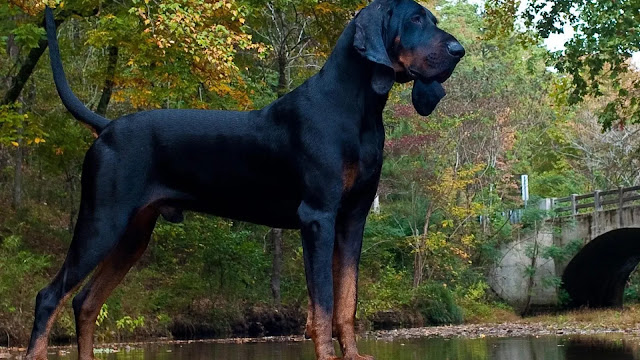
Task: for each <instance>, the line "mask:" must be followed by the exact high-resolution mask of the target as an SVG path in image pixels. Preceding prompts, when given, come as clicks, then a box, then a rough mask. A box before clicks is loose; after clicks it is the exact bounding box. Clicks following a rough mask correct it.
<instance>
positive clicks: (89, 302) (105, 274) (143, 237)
mask: <svg viewBox="0 0 640 360" xmlns="http://www.w3.org/2000/svg"><path fill="white" fill-rule="evenodd" d="M157 218H158V212H157V210H155V209H153V208H151V207H146V208H143V209H141V210H139V211H138V212H137V214H136V215H134V216H133V218H132V220H131V221H130V222H129V225H128V227H127V229H126V232H125V234H124V236H122V238H121V239H120V241H119V242H118V245H117V246H116V248H115V249H114V250H113V251H112V252H111V253H110V254H109V256H107V258H106V259H105V260H104V261H103V262H102V263H101V264H100V266H99V267H98V269H97V270H96V271H95V273H94V274H93V276H92V278H91V280H90V281H89V282H88V283H87V284H86V285H85V286H84V288H82V290H81V291H80V293H78V295H76V297H75V298H74V299H73V310H74V313H75V318H76V334H77V338H78V339H77V340H78V359H79V360H91V359H93V334H94V331H95V326H96V319H97V318H98V314H99V313H100V309H101V308H102V305H103V304H104V302H105V301H106V300H107V298H108V297H109V295H110V294H111V292H112V291H113V289H115V287H116V286H118V284H119V283H120V281H122V279H123V278H124V277H125V275H126V274H127V272H129V269H131V267H132V266H133V265H134V264H135V263H136V261H137V260H138V259H140V257H141V256H142V254H143V253H144V251H145V250H146V248H147V245H148V244H149V240H150V239H151V233H152V232H153V228H154V226H155V223H156V220H157Z"/></svg>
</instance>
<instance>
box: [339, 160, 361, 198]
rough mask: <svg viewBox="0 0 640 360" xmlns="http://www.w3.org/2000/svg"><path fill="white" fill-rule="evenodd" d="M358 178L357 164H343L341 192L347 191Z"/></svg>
mask: <svg viewBox="0 0 640 360" xmlns="http://www.w3.org/2000/svg"><path fill="white" fill-rule="evenodd" d="M357 178H358V163H357V162H356V163H348V162H345V163H344V165H343V167H342V190H343V191H345V192H346V191H349V190H351V188H352V187H353V185H354V184H355V183H356V179H357Z"/></svg>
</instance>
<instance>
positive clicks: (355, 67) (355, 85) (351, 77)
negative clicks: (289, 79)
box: [318, 20, 388, 112]
mask: <svg viewBox="0 0 640 360" xmlns="http://www.w3.org/2000/svg"><path fill="white" fill-rule="evenodd" d="M355 31H356V26H355V23H354V21H353V20H352V21H351V22H350V23H349V25H347V27H346V28H345V29H344V31H343V32H342V34H341V35H340V37H339V38H338V42H337V43H336V46H335V47H334V49H333V51H332V52H331V55H330V56H329V58H328V59H327V62H326V63H325V65H324V66H323V67H322V69H321V70H320V72H319V73H318V81H320V82H322V83H326V85H327V87H326V88H328V89H332V91H334V92H338V93H334V94H333V96H334V97H338V96H341V95H344V98H349V99H352V98H353V97H354V96H357V97H360V96H361V97H363V98H366V99H369V100H373V101H374V102H376V103H379V104H371V103H369V104H366V106H368V107H371V106H373V107H374V108H379V111H380V112H382V108H384V105H385V103H386V101H387V96H388V94H383V95H378V94H376V93H375V92H374V91H373V89H372V87H371V78H372V75H373V64H372V63H371V61H369V60H367V59H366V58H364V57H363V56H362V55H361V54H360V53H358V52H357V51H356V49H355V48H354V46H353V37H354V36H355ZM367 102H369V101H367ZM353 105H355V104H353ZM363 105H364V104H363Z"/></svg>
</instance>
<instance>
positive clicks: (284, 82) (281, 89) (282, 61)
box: [276, 53, 289, 98]
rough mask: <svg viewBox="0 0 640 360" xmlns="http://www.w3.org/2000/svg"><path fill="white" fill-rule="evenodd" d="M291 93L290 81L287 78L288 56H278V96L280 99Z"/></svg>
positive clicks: (281, 54) (280, 54) (282, 54)
mask: <svg viewBox="0 0 640 360" xmlns="http://www.w3.org/2000/svg"><path fill="white" fill-rule="evenodd" d="M287 92H289V79H288V77H287V55H286V54H284V53H279V54H278V87H277V88H276V94H278V97H279V98H280V97H282V96H283V95H284V94H286V93H287Z"/></svg>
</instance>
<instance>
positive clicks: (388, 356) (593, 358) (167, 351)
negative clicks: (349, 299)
mask: <svg viewBox="0 0 640 360" xmlns="http://www.w3.org/2000/svg"><path fill="white" fill-rule="evenodd" d="M639 344H640V339H638V338H630V337H626V338H625V337H622V336H620V335H613V336H545V337H534V336H531V337H521V338H479V339H464V338H455V339H442V338H432V339H407V340H395V341H382V340H366V339H365V340H362V341H360V349H361V351H362V352H363V353H366V354H371V355H374V356H375V357H376V359H377V360H418V359H434V360H457V359H459V360H627V359H628V360H631V359H640V345H639ZM96 357H97V358H98V359H108V360H134V359H136V360H137V359H140V360H142V359H159V360H161V359H163V360H186V359H190V360H191V359H212V360H214V359H215V360H217V359H220V360H253V359H256V360H257V359H259V360H276V359H277V360H314V356H313V344H312V343H311V342H310V341H303V342H276V343H243V344H224V343H211V342H191V343H146V344H134V345H129V346H122V345H121V346H120V348H118V349H116V350H113V349H98V350H97V353H96ZM49 359H55V360H73V359H76V355H75V353H74V349H72V348H59V349H51V351H50V355H49Z"/></svg>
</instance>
